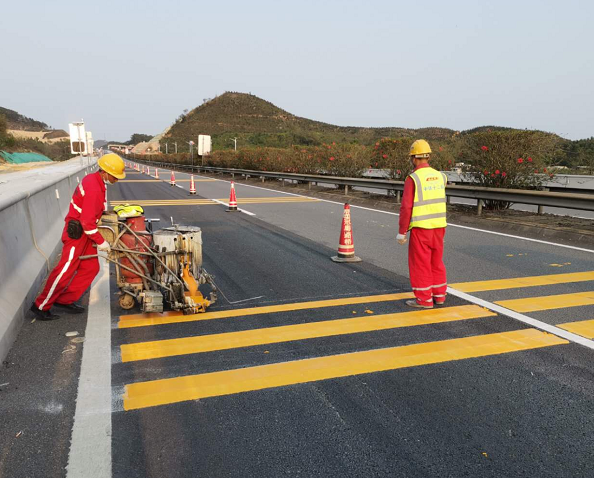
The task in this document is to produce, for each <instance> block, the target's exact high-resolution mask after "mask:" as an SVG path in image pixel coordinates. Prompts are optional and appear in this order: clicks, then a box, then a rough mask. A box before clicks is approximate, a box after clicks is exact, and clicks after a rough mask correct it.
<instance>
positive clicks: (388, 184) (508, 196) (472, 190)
mask: <svg viewBox="0 0 594 478" xmlns="http://www.w3.org/2000/svg"><path fill="white" fill-rule="evenodd" d="M129 159H130V160H132V161H137V162H140V163H143V162H145V163H147V164H149V165H151V166H157V167H160V168H174V169H178V170H189V171H204V172H211V173H219V174H230V175H231V176H233V177H234V176H235V175H239V176H244V177H246V178H247V177H255V178H262V180H264V179H265V178H271V179H280V180H283V181H284V180H289V181H298V182H306V183H308V186H309V187H311V184H312V183H314V184H317V183H323V184H335V185H340V186H345V195H348V191H349V189H348V188H349V187H351V188H352V187H357V188H369V189H381V190H386V191H394V192H395V195H396V201H397V202H400V197H401V194H402V191H403V190H404V181H394V180H391V179H370V178H343V177H337V176H325V175H319V174H299V173H279V172H271V171H255V170H250V169H234V168H214V167H210V166H199V165H194V166H191V165H187V164H175V163H161V162H155V161H143V160H140V161H139V160H138V159H135V158H129ZM446 196H447V197H448V201H449V198H450V197H458V198H467V199H476V201H477V214H478V215H480V214H481V212H482V207H483V201H504V202H511V203H515V204H532V205H536V206H538V213H539V214H542V213H543V208H544V206H549V207H559V208H564V209H579V210H583V211H594V194H578V193H557V192H549V191H535V190H525V189H499V188H485V187H476V186H460V185H448V186H447V187H446Z"/></svg>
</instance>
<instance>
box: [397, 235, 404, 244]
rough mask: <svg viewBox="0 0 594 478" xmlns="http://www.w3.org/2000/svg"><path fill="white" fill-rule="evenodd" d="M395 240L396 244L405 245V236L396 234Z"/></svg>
mask: <svg viewBox="0 0 594 478" xmlns="http://www.w3.org/2000/svg"><path fill="white" fill-rule="evenodd" d="M396 240H397V241H398V244H406V234H398V235H397V236H396Z"/></svg>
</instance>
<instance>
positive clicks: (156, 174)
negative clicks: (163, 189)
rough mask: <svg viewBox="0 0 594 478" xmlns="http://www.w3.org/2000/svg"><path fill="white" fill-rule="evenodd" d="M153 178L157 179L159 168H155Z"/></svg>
mask: <svg viewBox="0 0 594 478" xmlns="http://www.w3.org/2000/svg"><path fill="white" fill-rule="evenodd" d="M155 179H159V170H158V169H157V168H155Z"/></svg>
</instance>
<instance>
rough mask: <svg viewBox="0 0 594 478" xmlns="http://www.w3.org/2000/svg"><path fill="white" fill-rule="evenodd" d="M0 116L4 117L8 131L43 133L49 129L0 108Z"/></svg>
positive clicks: (38, 122) (42, 124) (40, 122)
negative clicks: (18, 130)
mask: <svg viewBox="0 0 594 478" xmlns="http://www.w3.org/2000/svg"><path fill="white" fill-rule="evenodd" d="M0 115H4V116H5V117H6V121H7V127H8V129H20V130H24V131H43V130H47V129H49V126H48V125H47V124H46V123H44V122H42V121H36V120H34V119H32V118H27V117H26V116H23V115H22V114H19V113H17V112H16V111H13V110H9V109H8V108H3V107H1V106H0Z"/></svg>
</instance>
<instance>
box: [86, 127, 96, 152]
mask: <svg viewBox="0 0 594 478" xmlns="http://www.w3.org/2000/svg"><path fill="white" fill-rule="evenodd" d="M94 149H95V141H94V140H93V133H91V132H90V131H87V152H88V153H89V154H90V155H92V154H93V151H94Z"/></svg>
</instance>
